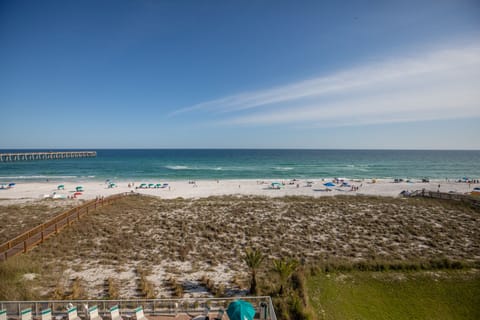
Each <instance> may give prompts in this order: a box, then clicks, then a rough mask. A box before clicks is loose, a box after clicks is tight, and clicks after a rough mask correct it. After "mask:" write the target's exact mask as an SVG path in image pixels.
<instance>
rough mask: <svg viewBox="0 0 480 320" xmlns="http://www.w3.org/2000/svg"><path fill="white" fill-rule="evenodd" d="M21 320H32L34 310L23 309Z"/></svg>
mask: <svg viewBox="0 0 480 320" xmlns="http://www.w3.org/2000/svg"><path fill="white" fill-rule="evenodd" d="M20 319H21V320H32V308H28V309H23V310H22V311H21V312H20Z"/></svg>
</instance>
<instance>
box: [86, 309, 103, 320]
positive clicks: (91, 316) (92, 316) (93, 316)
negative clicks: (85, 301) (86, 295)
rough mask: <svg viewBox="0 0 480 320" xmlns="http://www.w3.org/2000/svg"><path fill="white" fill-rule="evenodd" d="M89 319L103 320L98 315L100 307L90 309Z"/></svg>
mask: <svg viewBox="0 0 480 320" xmlns="http://www.w3.org/2000/svg"><path fill="white" fill-rule="evenodd" d="M88 318H89V319H90V320H102V317H100V316H99V315H98V307H97V306H92V307H90V308H88Z"/></svg>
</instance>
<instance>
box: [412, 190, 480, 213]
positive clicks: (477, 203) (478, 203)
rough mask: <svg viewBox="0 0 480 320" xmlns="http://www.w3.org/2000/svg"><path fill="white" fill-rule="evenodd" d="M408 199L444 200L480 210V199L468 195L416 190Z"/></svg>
mask: <svg viewBox="0 0 480 320" xmlns="http://www.w3.org/2000/svg"><path fill="white" fill-rule="evenodd" d="M406 196H408V197H423V198H434V199H443V200H453V201H459V202H463V203H468V204H470V205H472V206H473V207H476V208H479V209H480V198H478V197H473V196H471V195H468V194H459V193H447V192H436V191H428V190H416V191H414V192H412V193H410V194H408V195H406Z"/></svg>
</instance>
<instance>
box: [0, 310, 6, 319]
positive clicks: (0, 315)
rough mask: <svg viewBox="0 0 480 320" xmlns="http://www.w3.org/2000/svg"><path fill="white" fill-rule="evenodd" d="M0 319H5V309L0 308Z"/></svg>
mask: <svg viewBox="0 0 480 320" xmlns="http://www.w3.org/2000/svg"><path fill="white" fill-rule="evenodd" d="M0 320H7V310H0Z"/></svg>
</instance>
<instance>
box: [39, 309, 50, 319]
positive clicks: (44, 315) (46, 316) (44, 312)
mask: <svg viewBox="0 0 480 320" xmlns="http://www.w3.org/2000/svg"><path fill="white" fill-rule="evenodd" d="M40 315H41V320H52V309H50V308H48V309H45V310H42V311H41V312H40Z"/></svg>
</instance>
